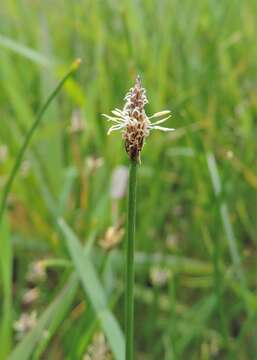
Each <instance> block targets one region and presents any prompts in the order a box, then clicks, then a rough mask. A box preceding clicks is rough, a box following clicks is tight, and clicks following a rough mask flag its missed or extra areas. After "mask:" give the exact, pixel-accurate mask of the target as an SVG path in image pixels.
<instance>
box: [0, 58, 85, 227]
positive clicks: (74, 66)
mask: <svg viewBox="0 0 257 360" xmlns="http://www.w3.org/2000/svg"><path fill="white" fill-rule="evenodd" d="M79 65H80V59H77V60H75V61H74V63H73V64H72V65H71V67H70V69H69V71H68V73H67V74H66V75H65V76H64V77H63V78H62V80H61V81H60V82H59V84H58V85H57V86H56V88H55V89H54V90H53V92H52V93H51V94H50V95H49V97H48V99H47V100H46V102H45V103H44V105H43V106H42V108H41V109H40V110H39V112H38V114H37V116H36V118H35V121H34V122H33V124H32V126H31V128H30V129H29V131H28V133H27V135H26V137H25V140H24V142H23V144H22V146H21V148H20V150H19V153H18V155H17V157H16V160H15V163H14V166H13V168H12V171H11V173H10V175H9V177H8V179H7V182H6V185H5V188H4V191H3V196H2V199H1V204H0V224H1V220H2V217H3V214H4V210H5V207H6V202H7V198H8V195H9V193H10V190H11V188H12V184H13V182H14V179H15V176H16V174H17V172H18V170H19V168H20V165H21V162H22V159H23V155H24V153H25V151H26V149H27V147H28V145H29V143H30V140H31V138H32V135H33V134H34V132H35V131H36V129H37V128H38V125H39V124H40V122H41V120H42V118H43V115H44V113H45V111H46V110H47V108H48V106H49V105H50V104H51V102H52V100H53V99H54V98H55V96H56V95H57V94H58V93H59V91H60V90H61V88H62V87H63V85H64V83H65V82H66V80H68V78H69V77H70V76H71V75H72V74H73V73H74V72H75V71H76V70H77V69H78V67H79Z"/></svg>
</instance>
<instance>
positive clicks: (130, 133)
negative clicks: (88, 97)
mask: <svg viewBox="0 0 257 360" xmlns="http://www.w3.org/2000/svg"><path fill="white" fill-rule="evenodd" d="M124 100H125V101H126V102H125V105H124V107H123V110H120V109H117V108H116V109H115V110H113V111H112V114H113V115H114V116H109V115H106V114H103V116H105V117H106V118H107V120H108V121H112V122H113V123H114V125H113V126H111V127H110V129H109V131H108V134H110V133H111V132H112V131H115V130H121V131H122V135H123V139H124V142H125V149H126V152H127V153H128V156H129V158H130V159H131V160H134V161H140V153H141V150H142V148H143V146H144V142H145V138H146V137H147V136H148V135H149V133H150V130H153V129H157V130H162V131H173V130H175V129H170V128H165V127H162V126H159V124H161V123H163V122H164V121H166V120H167V119H169V118H170V116H171V115H170V111H169V110H164V111H161V112H157V113H155V114H154V115H152V116H150V117H148V116H147V115H146V113H145V110H144V107H145V105H146V104H147V103H148V100H147V97H146V90H145V89H144V88H143V87H142V84H141V80H140V77H139V76H137V78H136V82H135V85H134V87H133V88H131V89H130V90H129V92H128V93H127V95H126V96H125V98H124ZM166 115H168V116H166ZM165 116H166V117H165ZM158 118H159V120H157V121H156V122H153V123H152V122H151V121H150V119H158Z"/></svg>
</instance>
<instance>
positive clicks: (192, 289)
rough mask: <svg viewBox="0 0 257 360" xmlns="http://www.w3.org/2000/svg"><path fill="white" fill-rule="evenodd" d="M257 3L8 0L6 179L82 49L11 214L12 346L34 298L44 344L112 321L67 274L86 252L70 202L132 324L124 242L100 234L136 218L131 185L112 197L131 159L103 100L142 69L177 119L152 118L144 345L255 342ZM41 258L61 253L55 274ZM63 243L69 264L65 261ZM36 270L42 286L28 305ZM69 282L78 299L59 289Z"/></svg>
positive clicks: (143, 264) (160, 355) (7, 230)
mask: <svg viewBox="0 0 257 360" xmlns="http://www.w3.org/2000/svg"><path fill="white" fill-rule="evenodd" d="M256 16H257V3H256V2H255V1H254V0H247V1H244V2H240V1H222V2H216V1H214V0H210V1H204V0H200V1H198V2H193V1H191V0H189V1H184V2H180V1H178V0H173V1H169V0H162V1H160V2H155V1H153V0H150V1H149V0H148V1H147V0H141V1H125V0H124V1H122V2H119V1H117V0H108V1H103V2H101V1H98V0H97V1H89V0H78V1H76V2H69V1H60V0H55V1H54V2H50V1H44V2H35V1H31V0H27V1H23V0H8V1H7V0H4V1H2V4H1V9H0V19H1V21H0V79H1V81H0V109H1V129H0V194H2V192H3V187H4V184H5V181H6V178H7V176H8V174H9V173H10V171H11V168H12V166H13V163H14V161H15V159H16V156H17V154H18V151H19V148H20V146H21V144H22V141H23V139H24V137H25V135H26V133H27V131H28V129H29V127H30V126H31V124H32V121H33V119H34V114H35V113H36V112H37V110H38V108H39V107H40V105H41V104H42V103H43V102H44V100H45V99H46V97H47V96H48V94H49V93H50V92H51V91H52V89H53V87H54V85H55V83H56V82H57V80H58V79H60V78H61V77H62V76H63V75H64V72H65V69H66V68H67V66H68V64H70V63H71V62H72V61H73V60H74V58H77V57H81V58H82V61H83V64H82V66H81V68H80V70H79V72H78V73H77V74H76V76H75V77H74V79H72V80H70V81H69V82H68V83H67V86H66V87H65V89H64V90H63V92H62V93H61V94H60V95H59V96H58V99H56V101H55V103H54V104H53V105H52V106H51V108H49V111H48V112H47V114H46V115H45V118H44V122H43V124H42V126H41V127H40V129H39V130H38V132H37V134H36V135H35V137H34V138H33V140H32V143H31V146H30V148H29V150H28V152H27V153H26V156H25V159H24V163H23V166H22V168H21V171H20V172H19V175H18V177H17V179H16V181H15V184H14V187H13V189H12V193H11V194H10V197H9V201H8V212H7V214H6V215H7V216H6V217H5V220H4V222H3V224H2V226H1V230H0V234H1V243H2V246H3V250H2V251H1V252H0V263H1V272H0V303H1V306H2V307H1V317H0V322H1V331H2V333H1V351H0V355H1V357H2V358H3V359H5V358H6V354H7V353H8V352H9V351H14V349H15V347H16V345H17V342H18V340H17V334H16V333H15V331H14V329H13V324H14V323H15V321H17V320H18V319H19V318H20V316H21V314H22V313H24V312H26V313H31V312H32V311H33V310H36V311H37V316H38V318H39V319H40V320H39V321H38V326H39V328H38V329H39V330H38V331H39V332H37V333H36V332H35V331H34V334H37V336H39V337H38V338H36V337H34V341H35V343H33V341H30V340H28V339H31V338H32V339H33V331H32V332H31V333H30V334H29V335H27V336H30V338H26V336H25V337H23V340H22V341H24V343H25V344H28V343H29V344H30V346H31V354H32V355H29V356H32V358H33V359H39V358H42V357H43V356H44V357H47V358H48V359H63V358H65V359H74V358H78V359H80V358H83V354H85V353H86V352H87V351H88V349H89V347H90V344H92V342H93V339H94V334H95V333H96V332H97V331H99V330H103V331H104V328H103V329H102V328H101V321H100V319H99V314H97V312H96V311H95V309H94V307H92V299H91V298H90V295H89V294H88V293H87V292H85V293H84V292H83V289H82V287H81V286H79V287H77V278H76V277H74V278H72V277H69V275H70V273H71V271H73V270H75V272H76V269H77V267H76V263H73V261H74V260H72V259H73V258H72V257H71V258H70V256H69V253H68V251H67V248H66V242H65V239H64V237H63V235H62V233H60V229H59V228H58V226H56V220H57V217H64V218H65V219H66V221H67V223H68V224H69V226H70V227H71V228H72V229H73V231H74V232H75V233H76V234H77V236H78V238H79V239H81V242H82V243H83V244H84V245H85V246H86V247H88V248H90V254H91V255H90V258H91V261H92V262H93V266H94V268H95V271H96V272H97V274H98V276H99V278H100V280H101V283H102V286H103V289H104V290H105V295H103V296H106V297H107V299H108V301H109V307H110V310H111V311H112V312H113V314H114V316H115V318H116V319H118V321H119V322H120V324H121V325H122V326H123V297H122V293H123V267H122V263H123V261H122V253H121V252H122V247H123V242H122V243H121V245H120V246H119V248H118V249H114V250H111V251H109V252H106V251H105V250H104V249H102V248H101V247H100V246H99V240H101V239H102V238H104V237H105V234H106V231H107V229H108V228H109V227H110V226H115V225H117V224H119V223H120V221H121V224H122V225H121V226H123V225H124V224H123V223H122V221H124V216H125V209H126V198H125V197H123V198H121V199H118V200H117V199H113V198H112V197H111V194H110V187H111V179H112V174H113V171H114V169H115V168H116V167H117V166H119V165H127V163H128V161H127V157H126V154H125V151H124V150H123V144H122V141H121V137H120V135H119V134H115V135H112V136H107V135H106V130H107V128H108V124H106V121H104V120H103V119H102V117H101V113H109V112H110V110H111V109H113V108H114V107H116V106H118V107H120V106H122V104H123V102H122V101H123V100H122V99H123V97H124V95H125V93H126V91H127V90H128V89H129V87H131V86H132V85H133V82H134V79H135V76H136V74H137V73H139V74H140V75H141V76H142V79H143V85H144V86H145V87H146V89H147V91H148V97H149V105H148V108H147V110H148V112H149V113H153V112H156V111H159V110H162V109H171V110H172V114H173V117H172V119H171V120H169V124H167V126H171V127H175V128H176V129H177V131H176V132H174V133H172V134H162V133H160V134H159V133H158V132H154V133H152V134H151V137H149V138H148V139H147V143H146V146H145V147H144V150H143V154H142V165H141V167H140V171H139V189H138V214H137V235H136V238H137V242H136V249H137V251H138V254H137V258H136V259H137V265H136V266H137V272H136V282H137V288H136V349H137V355H136V358H137V359H184V358H185V359H187V358H190V359H215V358H219V359H235V358H238V359H253V358H255V357H256V356H257V345H256V341H255V329H256V315H257V295H256V285H257V284H256V270H257V269H256V242H257V237H256V225H257V224H256V210H257V209H256V204H257V197H256V189H257V175H256V168H257V166H256V165H257V164H256V151H257V145H256V135H257V129H256V116H257V114H256V112H257V111H256V110H257V101H256V90H257V87H256V80H257V78H256V70H257V60H256V59H257V53H256V51H257V50H256V40H257V39H256V31H257V25H256ZM76 119H77V121H78V124H81V126H82V127H84V130H83V131H81V132H79V131H78V132H76V131H75V130H76V129H75V128H76V124H77V123H76V121H75V120H76ZM99 159H101V161H100V160H99ZM120 219H121V220H120ZM12 254H13V255H12ZM12 256H13V258H12ZM42 259H52V260H53V261H52V262H51V265H49V267H47V278H46V279H45V280H44V281H41V282H39V281H38V282H36V283H33V282H32V283H31V282H30V281H28V280H27V272H28V269H29V267H30V266H31V263H32V262H34V261H37V260H42ZM61 259H64V260H65V259H66V260H69V261H70V262H69V264H70V266H68V267H67V266H64V267H63V266H57V265H54V264H60V263H58V261H59V260H61ZM70 259H71V260H70ZM45 261H46V260H45ZM73 268H74V269H73ZM11 269H12V271H11ZM11 273H13V275H12V281H11ZM154 274H155V276H154ZM78 275H79V273H78ZM162 276H164V278H165V277H166V279H165V281H164V283H163V284H162V283H161V281H160V277H162ZM156 277H157V280H156ZM158 280H159V281H158ZM91 285H94V284H93V283H92V284H91ZM32 286H33V287H36V288H37V289H38V290H39V294H40V295H39V297H38V299H37V300H36V301H35V302H34V303H32V304H29V305H24V302H23V296H24V293H26V292H27V290H28V289H29V288H31V287H32ZM65 289H66V290H65ZM66 292H67V293H68V294H69V296H67V302H66V301H65V299H66V295H65V296H64V297H62V295H58V294H63V293H66ZM60 299H61V300H60ZM49 304H50V305H49ZM55 304H57V305H55ZM60 304H62V305H60ZM51 306H52V307H51ZM49 308H50V310H49ZM52 309H54V310H52ZM49 313H50V314H55V317H53V316H52V315H49ZM45 314H46V315H45ZM44 316H45V317H44ZM49 316H50V318H49ZM44 319H46V320H44ZM47 319H48V320H47ZM44 321H46V322H44ZM42 323H43V324H44V325H40V324H42ZM40 326H41V327H40ZM40 329H41V330H40ZM38 334H39V335H38ZM108 340H109V339H108ZM23 348H24V347H23ZM17 349H18V348H16V351H17ZM25 349H26V351H28V348H27V345H26V346H25ZM13 354H15V353H14V352H13ZM18 356H19V354H18ZM28 358H29V357H28ZM24 359H25V358H24Z"/></svg>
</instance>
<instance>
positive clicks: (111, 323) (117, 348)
mask: <svg viewBox="0 0 257 360" xmlns="http://www.w3.org/2000/svg"><path fill="white" fill-rule="evenodd" d="M58 224H59V228H60V231H61V233H62V234H63V236H64V238H65V240H66V244H67V247H68V250H69V253H70V256H71V258H72V261H73V263H74V267H75V269H76V271H77V274H78V276H79V278H80V281H81V283H82V286H83V288H84V290H85V293H86V295H87V296H88V298H89V300H90V302H91V305H92V307H93V308H94V310H95V312H96V314H97V317H98V319H99V321H100V324H101V327H102V329H103V331H104V333H105V335H106V337H107V339H108V342H109V344H110V347H111V349H112V352H113V355H114V357H115V359H117V360H123V359H124V358H125V341H124V336H123V333H122V331H121V329H120V326H119V324H118V322H117V320H116V319H115V317H114V316H113V314H112V312H111V311H110V310H109V308H108V302H107V298H106V295H105V292H104V290H103V288H102V285H101V283H100V281H99V278H98V276H97V273H96V271H95V269H94V266H93V264H92V263H91V261H90V259H89V257H88V256H87V255H85V253H83V248H82V246H81V245H80V243H79V240H78V239H77V237H76V235H75V234H74V233H73V231H72V230H71V229H70V228H69V226H68V225H67V224H66V223H65V221H64V220H63V219H61V218H59V220H58Z"/></svg>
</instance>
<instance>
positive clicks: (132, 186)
mask: <svg viewBox="0 0 257 360" xmlns="http://www.w3.org/2000/svg"><path fill="white" fill-rule="evenodd" d="M137 167H138V163H137V162H136V161H133V160H131V164H130V170H129V195H128V224H127V244H126V278H125V284H126V285H125V286H126V292H125V328H126V360H132V359H133V357H134V242H135V222H136V185H137Z"/></svg>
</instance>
